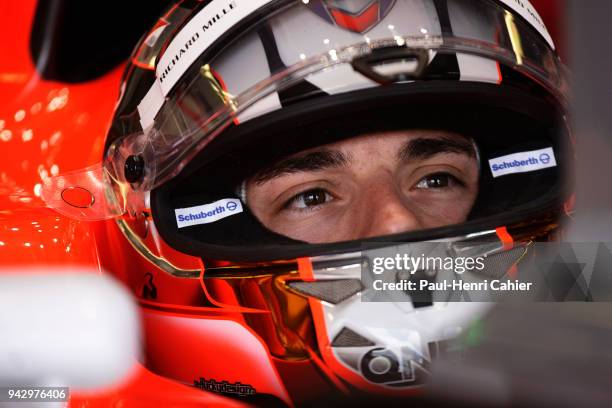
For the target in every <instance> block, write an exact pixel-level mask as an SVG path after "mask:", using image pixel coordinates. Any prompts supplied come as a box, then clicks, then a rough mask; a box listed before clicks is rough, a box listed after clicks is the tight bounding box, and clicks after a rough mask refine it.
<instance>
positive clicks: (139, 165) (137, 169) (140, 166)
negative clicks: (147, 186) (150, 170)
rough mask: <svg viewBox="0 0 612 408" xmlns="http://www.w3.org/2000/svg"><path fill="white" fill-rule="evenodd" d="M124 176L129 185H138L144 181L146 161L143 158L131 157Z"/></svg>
mask: <svg viewBox="0 0 612 408" xmlns="http://www.w3.org/2000/svg"><path fill="white" fill-rule="evenodd" d="M123 174H124V176H125V179H126V180H127V181H128V182H129V183H136V182H138V181H140V180H142V178H143V176H144V159H143V158H142V156H140V155H138V156H136V155H132V156H129V157H128V158H127V160H126V161H125V168H124V171H123Z"/></svg>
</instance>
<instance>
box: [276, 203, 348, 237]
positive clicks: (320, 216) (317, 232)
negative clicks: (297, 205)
mask: <svg viewBox="0 0 612 408" xmlns="http://www.w3.org/2000/svg"><path fill="white" fill-rule="evenodd" d="M347 215H348V214H347V213H346V212H340V211H329V212H327V213H326V211H325V210H323V211H320V212H318V213H314V214H312V215H311V216H310V217H308V218H305V219H302V220H295V219H292V220H288V219H285V218H284V217H275V218H274V219H272V220H271V221H270V222H269V223H267V224H265V225H266V227H267V228H268V229H270V230H272V231H274V232H276V233H278V234H281V235H284V236H287V237H289V238H292V239H296V240H299V241H305V242H308V243H311V244H321V243H331V242H338V241H344V240H347V239H349V238H350V234H351V231H352V229H353V227H352V223H351V220H350V219H349V217H348V216H347Z"/></svg>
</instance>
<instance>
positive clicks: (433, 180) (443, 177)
mask: <svg viewBox="0 0 612 408" xmlns="http://www.w3.org/2000/svg"><path fill="white" fill-rule="evenodd" d="M463 185H464V184H463V182H461V180H459V179H458V178H457V177H455V176H453V175H452V174H450V173H446V172H439V173H432V174H428V175H426V176H425V177H423V178H421V179H420V180H419V181H418V182H417V183H416V184H415V186H414V188H415V189H420V190H425V189H438V190H441V189H444V188H452V187H457V186H463Z"/></svg>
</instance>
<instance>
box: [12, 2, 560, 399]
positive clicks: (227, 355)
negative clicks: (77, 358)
mask: <svg viewBox="0 0 612 408" xmlns="http://www.w3.org/2000/svg"><path fill="white" fill-rule="evenodd" d="M532 2H533V3H534V5H535V6H536V8H538V9H539V10H540V12H541V14H542V16H543V18H544V20H546V21H547V23H548V25H549V27H550V28H551V32H552V34H553V37H555V38H556V40H557V42H559V33H560V30H561V29H562V28H563V25H562V24H561V22H562V19H561V18H560V13H559V9H558V8H557V7H556V4H557V2H556V1H553V0H540V1H536V0H533V1H532ZM36 6H37V2H36V1H35V0H24V1H19V2H17V1H9V2H3V3H2V4H0V15H2V16H3V17H4V18H3V24H2V25H0V39H1V40H0V41H1V46H0V50H1V52H0V55H1V58H0V95H2V104H1V105H0V158H1V161H0V266H11V267H23V268H24V269H25V268H27V267H28V266H34V265H35V266H45V265H49V266H58V265H66V266H68V265H70V266H75V265H84V266H88V267H92V266H93V267H94V268H95V269H96V270H99V271H101V272H100V273H102V271H111V272H112V273H113V275H115V276H116V277H118V278H119V279H120V280H122V281H123V282H124V283H125V284H126V285H127V286H128V287H129V288H130V289H131V290H132V291H134V292H135V293H139V291H140V290H142V285H143V284H144V283H143V282H142V281H138V282H136V281H130V278H129V276H134V275H133V274H132V275H129V274H128V273H127V272H128V271H129V270H134V269H142V270H146V269H147V268H150V267H151V266H150V263H149V262H148V261H147V260H145V259H144V258H143V257H142V256H141V255H140V253H139V252H137V251H136V250H135V249H134V248H132V247H131V246H130V244H129V243H128V241H127V240H125V239H121V238H120V237H122V235H121V233H120V232H119V230H118V228H119V227H118V225H117V223H116V222H115V221H113V220H111V221H98V222H82V221H76V220H72V219H68V218H66V217H63V216H61V215H59V214H58V213H56V212H55V211H53V210H51V209H49V208H47V207H46V206H45V204H44V202H43V201H42V200H41V198H40V188H41V187H40V186H41V181H42V179H43V178H44V177H47V176H49V175H55V174H58V173H63V172H67V171H71V170H77V169H81V168H84V167H86V166H89V165H92V164H94V163H96V162H98V161H99V160H100V159H101V157H102V155H103V148H104V142H105V135H106V132H107V128H108V126H109V123H110V120H111V117H112V113H113V108H114V105H115V103H116V100H117V98H118V94H119V83H120V78H121V74H122V71H123V69H124V65H121V66H118V67H116V68H115V69H114V70H112V71H111V72H109V73H107V74H106V75H104V76H102V77H101V78H99V79H96V80H93V81H90V82H86V83H81V84H71V85H68V84H64V83H57V82H52V81H47V80H43V79H41V78H40V76H39V75H38V74H37V70H36V67H35V66H34V63H33V62H32V59H31V55H30V53H29V47H28V42H29V36H30V32H31V26H32V21H33V18H34V14H35V10H36ZM560 48H561V49H562V48H563V47H562V46H560ZM562 53H563V52H562ZM51 57H52V56H51ZM130 227H131V228H132V229H134V230H138V229H141V228H145V227H144V226H143V225H139V224H138V223H137V222H133V223H132V224H131V225H130ZM159 250H160V252H162V253H163V252H164V251H172V252H173V250H172V249H171V248H169V247H161V248H159ZM173 259H178V261H179V262H180V264H179V265H177V266H178V267H180V268H184V269H199V268H200V263H199V260H198V259H195V258H191V257H187V256H183V257H181V256H179V255H178V254H173ZM156 279H158V281H157V282H156V283H157V286H158V287H164V289H165V290H164V292H163V293H160V294H159V296H158V297H157V299H156V300H155V302H153V301H144V300H141V302H140V304H141V307H142V317H143V326H144V332H145V346H146V355H147V356H148V357H149V359H148V360H149V362H150V363H151V362H152V363H151V364H153V365H154V368H155V372H156V373H162V374H164V376H160V375H157V374H154V373H152V372H151V371H149V370H148V369H146V368H144V366H139V367H138V368H137V369H136V371H135V375H134V376H133V377H132V378H131V379H130V380H128V381H127V382H126V383H124V384H123V385H121V386H120V387H117V388H115V389H112V390H101V391H100V392H96V393H90V394H85V393H78V391H75V392H73V394H72V397H71V403H72V404H73V405H75V406H97V405H100V406H109V405H117V406H119V405H128V406H141V405H142V406H150V405H161V406H189V405H198V406H200V405H204V404H205V405H207V406H215V405H220V406H231V405H242V404H241V403H240V402H239V401H236V400H234V399H228V398H225V397H222V396H218V395H216V394H214V393H210V392H205V391H202V390H201V389H198V388H196V387H193V386H191V384H193V381H194V379H197V378H198V377H204V376H207V378H219V379H223V380H227V381H229V382H236V381H237V380H240V381H242V382H243V383H246V384H249V385H250V386H252V387H253V388H255V389H256V390H257V391H258V392H262V393H268V394H272V395H276V396H278V397H279V398H280V399H281V400H284V401H285V402H286V403H288V404H291V401H292V398H291V397H290V395H292V396H293V395H295V394H300V393H307V392H309V388H310V387H312V385H313V384H312V383H311V382H310V381H311V379H310V377H309V376H308V374H306V376H305V374H304V373H308V372H309V371H308V370H312V365H311V364H309V363H301V362H295V363H288V362H286V361H281V360H277V359H275V358H274V357H271V355H270V352H269V349H268V348H267V347H268V346H266V344H265V343H264V342H263V341H262V340H261V339H260V338H259V336H258V335H257V334H255V333H253V332H251V331H250V329H248V327H247V326H246V325H244V324H242V323H243V319H244V317H243V316H242V314H241V313H240V312H239V311H236V312H235V313H232V312H227V311H225V312H223V313H220V312H219V311H218V309H216V308H211V307H204V306H202V305H200V304H198V301H197V299H198V298H199V297H202V290H203V288H202V286H201V284H200V280H199V279H177V278H174V277H172V276H170V275H163V274H160V275H158V276H157V278H156ZM211 320H216V321H217V325H216V326H215V327H217V329H216V330H219V332H218V336H214V337H211V336H210V329H206V330H204V326H206V325H207V324H208V322H209V321H211ZM218 320H223V321H224V322H223V323H222V324H221V325H220V324H219V323H220V322H219V321H218ZM187 326H189V327H187ZM169 327H171V328H172V332H168V328H169ZM198 327H203V330H202V333H206V334H207V335H206V336H205V335H204V334H202V336H198V335H197V333H198V330H199V329H198ZM172 349H181V350H182V351H183V352H182V353H181V355H182V356H183V358H182V359H177V358H176V354H169V353H167V350H172ZM152 357H154V358H152ZM298 372H299V373H300V374H299V376H300V379H296V381H292V383H294V384H293V386H291V389H290V390H288V389H287V385H286V384H285V383H284V382H283V381H282V380H281V377H283V378H286V376H293V375H296V374H293V373H298ZM236 373H240V377H239V378H236ZM165 376H167V377H169V378H173V379H180V380H181V382H182V383H180V382H177V381H175V380H169V379H167V378H165ZM311 377H312V381H315V379H316V378H317V376H316V375H315V374H314V373H313V374H312V376H311ZM245 379H246V380H245ZM299 383H301V384H302V386H301V387H300V386H296V384H299Z"/></svg>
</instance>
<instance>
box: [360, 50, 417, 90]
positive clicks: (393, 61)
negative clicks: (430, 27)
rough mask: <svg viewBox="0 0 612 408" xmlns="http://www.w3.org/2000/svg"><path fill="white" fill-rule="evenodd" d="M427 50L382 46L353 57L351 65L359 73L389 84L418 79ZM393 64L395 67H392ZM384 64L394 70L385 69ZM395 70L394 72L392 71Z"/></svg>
mask: <svg viewBox="0 0 612 408" xmlns="http://www.w3.org/2000/svg"><path fill="white" fill-rule="evenodd" d="M428 63H429V54H428V53H427V50H424V49H416V48H409V47H384V48H378V49H374V50H372V52H371V53H370V54H367V55H364V56H362V57H358V58H355V59H354V60H353V61H352V62H351V65H352V66H353V69H354V70H355V71H357V72H359V73H360V74H361V75H363V76H365V77H367V78H369V79H371V80H372V81H375V82H378V83H379V84H381V85H389V84H392V83H395V82H402V81H413V80H416V79H419V78H420V77H421V75H422V74H423V72H424V71H425V68H426V67H427V64H428ZM394 65H395V67H393V66H394ZM385 66H387V67H389V68H395V70H393V69H391V70H388V69H387V70H385ZM393 71H395V72H393Z"/></svg>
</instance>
